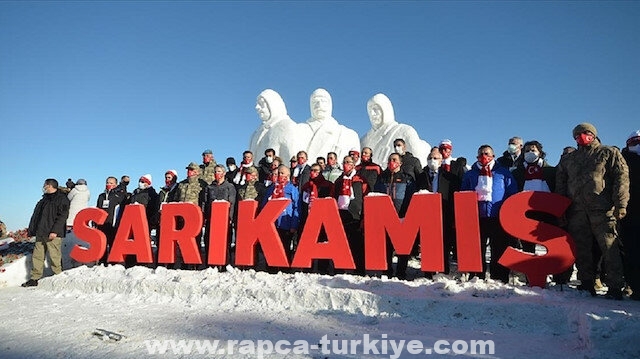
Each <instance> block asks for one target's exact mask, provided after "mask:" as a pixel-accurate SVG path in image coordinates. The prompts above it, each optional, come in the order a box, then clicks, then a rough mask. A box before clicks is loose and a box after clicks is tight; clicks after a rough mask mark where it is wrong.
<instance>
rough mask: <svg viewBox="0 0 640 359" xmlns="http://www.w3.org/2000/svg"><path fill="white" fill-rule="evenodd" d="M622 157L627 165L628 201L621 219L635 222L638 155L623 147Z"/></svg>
mask: <svg viewBox="0 0 640 359" xmlns="http://www.w3.org/2000/svg"><path fill="white" fill-rule="evenodd" d="M622 157H624V159H625V160H626V161H627V166H628V167H629V202H628V203H627V216H626V217H624V218H623V219H622V221H623V223H626V222H629V223H634V224H637V223H638V222H640V155H637V154H635V153H633V152H631V151H629V150H627V149H626V148H623V149H622ZM634 183H635V185H634Z"/></svg>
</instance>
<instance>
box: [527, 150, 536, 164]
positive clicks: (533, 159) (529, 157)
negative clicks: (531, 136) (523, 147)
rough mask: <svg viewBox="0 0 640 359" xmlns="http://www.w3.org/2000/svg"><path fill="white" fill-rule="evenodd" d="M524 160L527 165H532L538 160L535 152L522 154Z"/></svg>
mask: <svg viewBox="0 0 640 359" xmlns="http://www.w3.org/2000/svg"><path fill="white" fill-rule="evenodd" d="M524 160H525V161H527V163H534V162H536V161H537V160H538V154H537V153H535V152H526V153H525V154H524Z"/></svg>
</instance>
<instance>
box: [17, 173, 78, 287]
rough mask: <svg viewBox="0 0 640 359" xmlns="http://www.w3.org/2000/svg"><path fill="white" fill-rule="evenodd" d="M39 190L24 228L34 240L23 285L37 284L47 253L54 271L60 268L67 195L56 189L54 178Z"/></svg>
mask: <svg viewBox="0 0 640 359" xmlns="http://www.w3.org/2000/svg"><path fill="white" fill-rule="evenodd" d="M42 193H43V194H42V199H41V200H40V201H38V203H37V204H36V208H35V209H34V210H33V215H32V216H31V220H30V221H29V228H28V229H27V233H28V235H29V236H30V237H36V243H35V247H34V248H33V254H32V255H31V274H30V279H29V280H28V281H26V282H25V283H23V284H22V286H23V287H34V286H37V285H38V280H40V278H42V275H43V272H44V261H45V257H46V255H47V254H48V255H49V259H50V262H49V263H50V265H51V270H52V271H53V274H60V273H61V272H62V238H64V236H65V234H66V232H67V231H66V228H65V223H66V220H67V217H68V216H69V199H68V198H67V196H65V194H64V193H62V191H60V190H58V181H56V180H55V179H53V178H48V179H46V180H45V181H44V184H43V185H42Z"/></svg>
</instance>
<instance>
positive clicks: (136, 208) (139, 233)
mask: <svg viewBox="0 0 640 359" xmlns="http://www.w3.org/2000/svg"><path fill="white" fill-rule="evenodd" d="M128 254H132V255H135V256H136V261H137V262H139V263H153V256H152V255H151V238H150V237H149V224H148V223H147V215H146V214H145V208H144V206H143V205H141V204H130V205H127V206H125V207H124V213H123V214H122V219H121V220H120V226H119V227H118V232H117V233H116V238H115V239H114V241H113V247H112V248H111V252H109V258H108V261H109V262H124V256H125V255H128Z"/></svg>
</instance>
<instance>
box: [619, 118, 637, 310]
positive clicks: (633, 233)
mask: <svg viewBox="0 0 640 359" xmlns="http://www.w3.org/2000/svg"><path fill="white" fill-rule="evenodd" d="M622 157H624V159H625V160H626V161H627V166H628V167H629V183H630V188H629V203H628V204H627V215H626V216H625V217H624V218H623V219H622V220H621V221H620V239H621V240H622V244H623V248H624V260H625V270H624V275H625V279H626V280H627V285H628V286H629V287H630V288H631V290H632V293H631V299H634V300H640V241H638V233H640V130H637V131H633V132H631V134H630V135H629V137H628V138H627V146H626V147H625V148H623V149H622ZM633 183H635V185H633Z"/></svg>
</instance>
